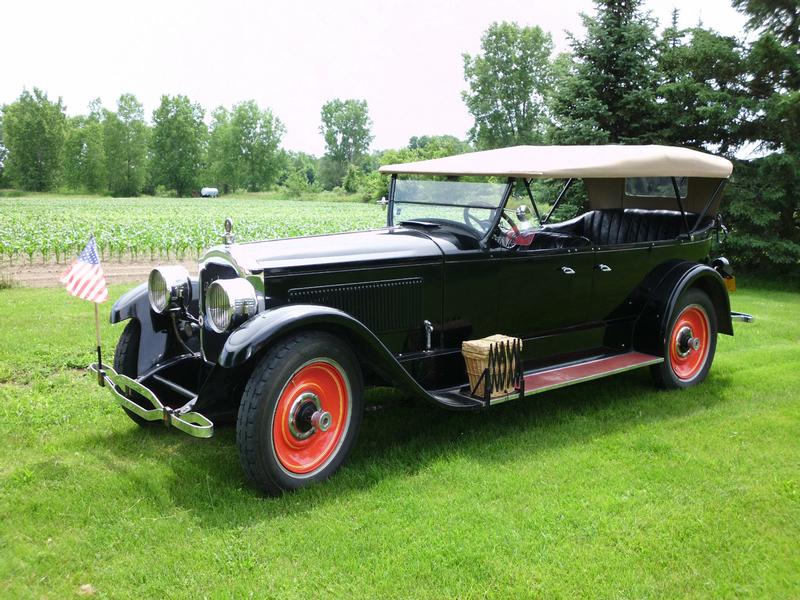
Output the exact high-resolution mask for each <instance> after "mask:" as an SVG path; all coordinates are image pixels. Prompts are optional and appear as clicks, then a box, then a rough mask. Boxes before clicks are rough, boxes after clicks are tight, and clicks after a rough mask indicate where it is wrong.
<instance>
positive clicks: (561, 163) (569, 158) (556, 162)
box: [380, 146, 733, 179]
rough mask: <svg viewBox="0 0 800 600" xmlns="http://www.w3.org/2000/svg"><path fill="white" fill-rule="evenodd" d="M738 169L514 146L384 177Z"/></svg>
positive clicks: (664, 152)
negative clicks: (402, 175)
mask: <svg viewBox="0 0 800 600" xmlns="http://www.w3.org/2000/svg"><path fill="white" fill-rule="evenodd" d="M732 171H733V165H732V164H731V162H730V161H729V160H727V159H724V158H722V157H721V156H714V155H712V154H706V153H705V152H699V151H697V150H690V149H688V148H678V147H675V146H512V147H511V148H500V149H498V150H485V151H483V152H469V153H467V154H459V155H456V156H448V157H446V158H435V159H433V160H421V161H417V162H410V163H405V164H397V165H385V166H383V167H381V168H380V172H381V173H397V174H404V173H408V174H415V175H447V176H459V175H464V176H469V175H485V176H499V177H524V178H526V179H527V178H534V177H535V178H545V177H553V178H559V179H561V178H568V177H575V178H584V177H592V178H606V177H730V175H731V172H732Z"/></svg>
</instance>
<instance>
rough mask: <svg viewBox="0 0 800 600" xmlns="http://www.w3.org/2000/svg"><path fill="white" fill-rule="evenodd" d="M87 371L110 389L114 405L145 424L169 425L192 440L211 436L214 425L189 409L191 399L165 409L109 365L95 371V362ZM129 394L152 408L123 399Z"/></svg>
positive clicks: (139, 384) (155, 399) (155, 398)
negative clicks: (114, 401)
mask: <svg viewBox="0 0 800 600" xmlns="http://www.w3.org/2000/svg"><path fill="white" fill-rule="evenodd" d="M89 370H90V371H92V372H93V373H99V374H100V377H102V379H98V380H99V381H102V383H101V385H103V384H105V386H104V387H107V388H108V389H109V390H111V393H112V394H113V395H114V399H115V400H116V401H117V404H119V405H120V406H121V407H122V408H125V409H127V410H129V411H130V412H132V413H133V414H135V415H136V416H138V417H141V418H142V419H144V420H145V421H163V422H164V424H165V425H172V426H173V427H175V428H176V429H180V430H181V431H183V432H184V433H188V434H189V435H191V436H193V437H199V438H210V437H211V436H212V435H214V424H213V423H212V422H211V421H210V420H209V419H208V418H207V417H204V416H203V415H201V414H200V413H197V412H194V411H193V410H192V405H193V404H194V400H192V401H190V402H187V403H186V404H185V405H184V406H182V407H181V408H170V407H169V406H164V405H163V404H162V403H161V401H160V400H159V399H158V396H156V395H155V394H154V393H153V391H152V390H151V389H150V388H148V387H147V386H145V385H143V384H141V383H139V382H138V381H136V380H135V379H131V378H130V377H127V376H126V375H122V374H120V373H117V372H116V371H115V370H114V369H113V368H112V367H110V366H108V365H101V367H100V368H98V366H97V363H92V364H91V365H89ZM128 392H135V393H137V394H139V395H140V396H141V397H143V398H145V399H146V400H147V401H148V402H149V403H150V404H151V405H152V406H153V408H144V407H142V406H140V405H139V404H137V403H136V402H134V401H133V400H131V399H130V398H128V397H127V396H126V394H127V393H128Z"/></svg>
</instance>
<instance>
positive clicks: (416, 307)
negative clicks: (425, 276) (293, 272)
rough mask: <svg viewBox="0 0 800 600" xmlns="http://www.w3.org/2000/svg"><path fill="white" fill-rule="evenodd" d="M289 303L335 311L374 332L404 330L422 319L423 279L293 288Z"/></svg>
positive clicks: (412, 326) (414, 325)
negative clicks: (321, 306) (316, 305)
mask: <svg viewBox="0 0 800 600" xmlns="http://www.w3.org/2000/svg"><path fill="white" fill-rule="evenodd" d="M289 302H293V303H300V304H321V305H324V306H330V307H332V308H338V309H339V310H341V311H344V312H346V313H348V314H349V315H352V316H353V317H355V318H356V319H358V320H359V321H361V322H362V323H364V324H365V325H366V326H367V327H369V328H370V329H372V330H373V331H380V332H388V331H398V330H404V331H405V330H409V329H413V328H414V327H418V326H419V324H420V322H421V320H422V316H421V315H422V278H421V277H412V278H408V279H391V280H387V281H370V282H365V283H353V284H347V285H325V286H319V287H306V288H295V289H291V290H289Z"/></svg>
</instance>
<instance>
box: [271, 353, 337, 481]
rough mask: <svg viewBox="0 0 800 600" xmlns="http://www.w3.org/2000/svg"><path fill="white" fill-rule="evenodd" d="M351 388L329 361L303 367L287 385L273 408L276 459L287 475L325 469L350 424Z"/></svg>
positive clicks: (335, 366)
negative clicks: (288, 473) (287, 472)
mask: <svg viewBox="0 0 800 600" xmlns="http://www.w3.org/2000/svg"><path fill="white" fill-rule="evenodd" d="M350 395H351V392H350V384H349V383H348V381H347V377H346V375H345V374H344V373H343V372H342V369H341V367H340V366H339V365H338V364H336V363H335V362H333V361H331V360H317V361H313V362H310V363H308V364H305V365H303V366H302V367H300V369H298V370H297V372H295V374H294V375H293V376H292V377H291V379H289V381H288V382H287V383H286V386H285V387H284V388H283V391H282V392H281V395H280V398H279V399H278V403H277V405H276V407H275V417H274V419H273V422H272V439H273V445H274V449H275V456H276V458H277V459H278V462H280V464H281V466H283V468H284V469H286V470H287V471H289V472H290V473H295V474H300V475H304V474H307V473H311V472H313V471H315V470H317V469H319V468H320V467H322V466H324V465H325V463H326V462H327V461H328V460H329V459H330V457H331V456H332V455H333V454H334V453H335V452H336V450H337V449H338V448H339V446H340V445H341V443H342V439H343V438H344V435H345V433H346V431H347V428H348V426H349V424H350V412H351V409H350Z"/></svg>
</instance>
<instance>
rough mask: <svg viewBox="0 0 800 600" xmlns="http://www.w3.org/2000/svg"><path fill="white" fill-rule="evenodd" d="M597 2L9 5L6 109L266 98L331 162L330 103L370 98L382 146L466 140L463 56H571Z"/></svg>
mask: <svg viewBox="0 0 800 600" xmlns="http://www.w3.org/2000/svg"><path fill="white" fill-rule="evenodd" d="M646 6H647V7H648V9H649V10H651V11H652V13H653V15H654V16H655V17H657V18H658V19H659V21H660V23H661V25H662V26H665V25H666V24H668V22H669V16H670V11H671V10H672V8H673V7H674V6H677V7H678V8H679V9H680V11H681V25H683V26H691V25H694V24H696V23H697V22H698V19H702V21H703V23H704V25H705V26H707V27H711V28H713V29H716V30H717V31H720V32H722V33H725V34H729V35H739V36H743V35H744V32H743V24H744V19H743V18H742V16H741V15H739V14H738V13H737V12H736V11H734V10H733V8H731V6H730V3H729V1H728V0H666V1H663V0H647V2H646ZM592 9H593V5H592V2H591V0H557V1H554V0H547V1H544V0H490V1H486V0H462V1H460V2H457V1H452V0H427V1H425V0H410V1H405V2H404V1H400V0H388V1H381V0H371V1H370V0H330V1H327V2H326V1H319V2H311V1H303V0H295V1H294V2H285V1H276V0H265V1H262V2H239V1H235V0H231V1H228V2H211V1H206V0H193V1H183V0H181V1H178V0H160V1H151V0H136V1H134V2H119V1H115V0H97V1H91V2H89V1H80V0H73V1H71V2H65V1H63V0H59V1H53V2H44V1H41V0H4V1H3V4H2V9H0V30H1V31H2V37H0V45H1V46H2V54H0V56H2V59H3V63H2V64H0V104H4V103H8V102H12V101H13V100H14V99H15V98H16V97H17V96H19V94H20V92H21V91H22V89H23V87H27V88H28V89H31V88H32V87H33V86H37V87H39V88H42V89H44V90H45V91H46V92H47V93H48V94H49V95H50V97H51V98H56V97H58V96H61V97H62V98H63V99H64V102H65V104H66V106H67V112H68V113H69V114H79V113H83V112H86V106H87V105H88V103H89V101H90V100H92V99H93V98H96V97H99V98H100V99H101V100H102V101H103V103H104V104H105V105H106V106H107V107H109V108H113V107H114V106H115V103H116V99H117V98H118V97H119V95H120V94H121V93H124V92H131V93H134V94H135V95H136V96H137V97H138V99H139V101H141V102H142V103H143V104H144V107H145V111H146V114H147V115H148V118H149V116H150V114H151V113H152V110H153V109H154V108H155V106H156V105H157V104H158V101H159V98H160V96H161V94H164V93H166V94H186V95H188V96H189V97H190V98H191V99H192V100H193V101H195V102H199V103H200V104H201V105H202V106H203V107H204V108H205V109H206V112H207V113H208V112H210V111H211V109H212V108H214V107H216V106H218V105H220V104H223V105H226V106H230V105H232V104H233V103H235V102H238V101H242V100H247V99H251V98H252V99H255V100H256V101H257V102H258V103H259V104H260V105H261V106H265V107H270V108H272V110H273V111H274V112H275V113H276V114H277V115H278V116H279V117H280V119H281V120H282V121H283V122H284V124H285V126H286V129H287V133H286V135H285V136H284V140H283V146H284V147H285V148H287V149H290V150H303V151H305V152H310V153H313V154H317V155H320V154H322V153H323V152H324V144H323V140H322V136H321V135H320V134H319V114H320V108H321V106H322V104H323V103H324V102H325V101H327V100H329V99H331V98H335V97H340V98H364V99H366V100H367V102H368V103H369V109H370V115H371V117H372V120H373V123H374V127H373V133H374V134H375V140H374V142H373V148H376V149H383V148H397V147H401V146H404V145H406V144H407V143H408V139H409V138H410V137H411V136H413V135H425V134H429V135H431V134H452V135H456V136H458V137H464V136H465V134H466V131H467V130H468V129H469V127H470V125H471V118H470V115H469V113H468V112H467V110H466V108H465V107H464V104H463V102H462V100H461V91H462V90H463V89H464V87H465V85H464V79H463V70H462V68H463V61H462V58H461V55H462V53H463V52H469V53H471V54H474V53H475V52H477V51H478V50H479V48H480V37H481V34H482V32H483V31H484V30H485V29H486V28H487V27H488V26H489V25H490V24H491V23H492V22H493V21H503V20H507V21H516V22H517V23H519V24H524V25H539V26H540V27H542V28H543V29H544V30H546V31H550V32H551V33H552V34H553V37H554V41H555V44H556V50H557V51H560V50H567V49H568V44H567V39H566V35H565V33H564V31H565V30H569V31H572V32H582V29H581V25H580V19H579V16H578V14H579V13H580V12H591V11H592Z"/></svg>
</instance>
